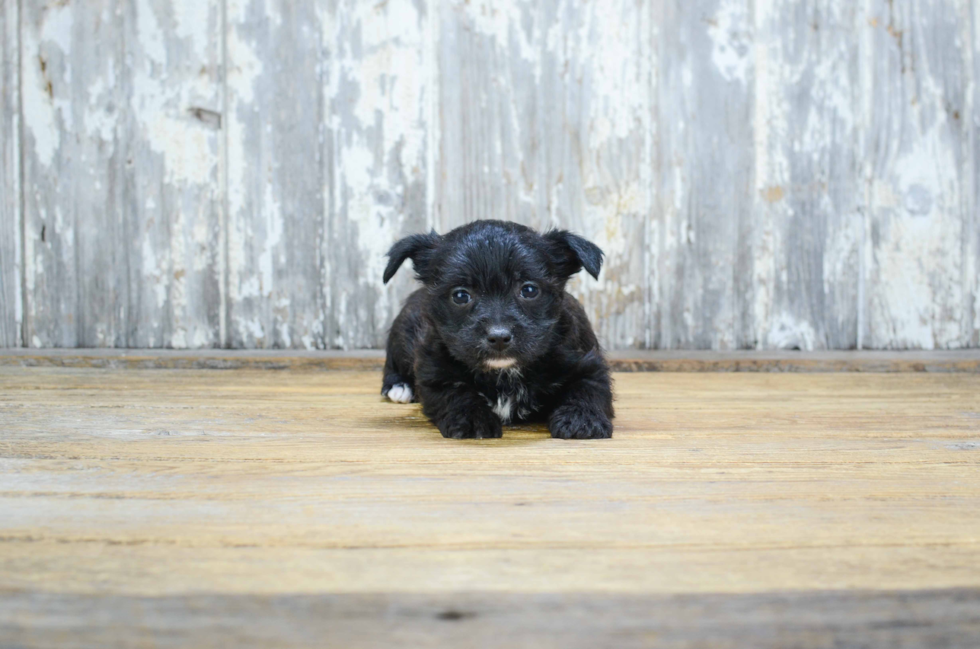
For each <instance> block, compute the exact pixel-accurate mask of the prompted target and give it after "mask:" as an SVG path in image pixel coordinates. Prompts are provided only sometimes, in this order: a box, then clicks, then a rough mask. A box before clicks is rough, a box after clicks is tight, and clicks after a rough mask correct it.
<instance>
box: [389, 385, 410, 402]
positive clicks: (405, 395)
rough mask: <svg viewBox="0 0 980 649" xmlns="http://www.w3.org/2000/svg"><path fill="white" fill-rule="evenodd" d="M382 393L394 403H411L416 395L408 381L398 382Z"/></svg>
mask: <svg viewBox="0 0 980 649" xmlns="http://www.w3.org/2000/svg"><path fill="white" fill-rule="evenodd" d="M382 394H383V395H384V396H386V397H388V400H389V401H392V402H394V403H411V402H412V399H413V398H414V396H415V395H414V394H413V393H412V386H410V385H409V384H408V383H396V384H394V385H393V386H391V387H390V388H389V389H388V391H387V392H382Z"/></svg>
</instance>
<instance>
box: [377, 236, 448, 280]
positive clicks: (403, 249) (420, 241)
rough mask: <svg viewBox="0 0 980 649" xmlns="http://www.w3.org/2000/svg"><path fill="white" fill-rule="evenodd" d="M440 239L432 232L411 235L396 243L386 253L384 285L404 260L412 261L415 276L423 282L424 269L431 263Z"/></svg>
mask: <svg viewBox="0 0 980 649" xmlns="http://www.w3.org/2000/svg"><path fill="white" fill-rule="evenodd" d="M440 239H441V237H440V236H439V235H438V234H436V231H435V230H433V231H432V232H430V233H429V234H413V235H412V236H410V237H405V238H404V239H402V240H401V241H398V242H397V243H395V245H393V246H392V247H391V250H389V251H388V266H387V267H385V273H384V276H383V279H384V283H385V284H387V283H388V282H389V281H390V280H391V278H392V277H394V276H395V272H396V271H397V270H398V268H399V267H400V266H401V265H402V262H404V261H405V260H406V259H411V260H412V265H413V266H414V267H415V276H416V277H417V278H419V279H420V280H422V281H425V277H426V269H427V268H428V266H429V262H431V261H432V253H433V252H434V251H435V249H436V246H438V245H439V240H440Z"/></svg>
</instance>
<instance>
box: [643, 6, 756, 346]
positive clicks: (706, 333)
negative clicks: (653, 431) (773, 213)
mask: <svg viewBox="0 0 980 649" xmlns="http://www.w3.org/2000/svg"><path fill="white" fill-rule="evenodd" d="M751 8H752V4H751V3H750V2H749V1H748V0H697V1H696V2H680V1H679V0H664V3H663V12H662V16H661V17H660V20H661V21H662V25H663V27H662V29H661V32H660V33H661V35H662V39H661V42H660V45H659V47H660V51H661V54H660V57H659V59H660V61H661V67H660V85H659V88H660V92H659V108H658V119H659V121H660V125H659V128H658V132H659V133H660V140H659V145H660V152H659V157H660V160H661V164H662V169H661V174H660V189H661V198H660V207H659V212H660V213H659V220H660V222H659V223H658V227H657V233H658V236H657V237H656V240H655V241H652V242H651V247H652V252H653V260H652V267H653V268H654V271H655V273H656V278H657V282H658V286H657V293H658V295H659V300H658V302H657V304H655V305H653V309H654V310H653V320H654V322H653V328H654V336H653V342H654V346H655V347H660V348H688V349H691V348H696V349H735V348H745V347H755V346H757V344H759V341H758V340H757V339H756V331H755V322H754V318H753V313H754V293H753V291H754V290H755V287H754V286H753V282H752V279H753V272H754V263H753V253H754V250H753V247H752V241H753V227H754V220H755V214H754V209H753V208H754V206H755V200H754V162H755V161H754V147H753V144H754V142H753V137H754V136H753V97H754V91H753V83H754V75H755V70H754V64H753V57H752V54H753V49H752V48H753V42H754V41H753V28H754V25H753V21H752V13H751Z"/></svg>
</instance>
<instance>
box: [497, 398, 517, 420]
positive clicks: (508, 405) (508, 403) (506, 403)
mask: <svg viewBox="0 0 980 649" xmlns="http://www.w3.org/2000/svg"><path fill="white" fill-rule="evenodd" d="M513 410H514V400H513V399H511V398H510V397H497V405H495V406H494V407H493V411H494V412H495V413H496V414H497V416H498V417H500V421H502V422H503V423H505V424H507V423H510V418H511V413H512V412H513Z"/></svg>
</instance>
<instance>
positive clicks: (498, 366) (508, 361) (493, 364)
mask: <svg viewBox="0 0 980 649" xmlns="http://www.w3.org/2000/svg"><path fill="white" fill-rule="evenodd" d="M516 363H517V361H515V360H514V359H513V358H494V359H493V360H489V361H487V367H488V368H490V369H491V370H506V369H507V368H508V367H514V365H515V364H516Z"/></svg>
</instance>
